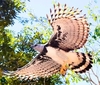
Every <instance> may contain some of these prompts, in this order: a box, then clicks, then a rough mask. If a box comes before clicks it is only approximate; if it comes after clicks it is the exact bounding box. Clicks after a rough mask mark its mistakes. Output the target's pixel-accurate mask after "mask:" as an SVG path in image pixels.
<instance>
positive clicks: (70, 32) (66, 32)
mask: <svg viewBox="0 0 100 85" xmlns="http://www.w3.org/2000/svg"><path fill="white" fill-rule="evenodd" d="M81 12H82V10H81V11H79V10H78V8H77V9H74V7H72V8H71V9H69V8H68V7H67V6H66V4H65V5H64V7H63V8H61V6H60V4H59V3H58V5H57V6H55V5H54V11H52V10H50V13H51V18H49V17H48V15H47V18H48V21H49V23H50V24H51V26H52V28H53V30H54V35H53V36H52V38H51V39H50V42H49V44H50V45H51V46H53V47H59V48H61V49H63V50H65V51H69V50H74V49H79V48H81V47H82V46H83V45H84V44H85V42H86V41H87V37H88V33H89V25H88V23H87V21H86V16H85V15H83V16H82V15H81V14H80V13H81Z"/></svg>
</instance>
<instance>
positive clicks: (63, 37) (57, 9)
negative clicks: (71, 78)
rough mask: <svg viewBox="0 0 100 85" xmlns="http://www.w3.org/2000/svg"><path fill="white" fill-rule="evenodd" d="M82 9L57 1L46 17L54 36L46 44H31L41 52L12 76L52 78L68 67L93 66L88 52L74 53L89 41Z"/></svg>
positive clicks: (78, 69)
mask: <svg viewBox="0 0 100 85" xmlns="http://www.w3.org/2000/svg"><path fill="white" fill-rule="evenodd" d="M81 12H82V10H79V9H78V8H77V9H75V8H74V7H72V8H71V9H69V8H68V7H67V5H66V4H65V5H64V6H63V7H61V5H60V4H59V3H58V4H57V5H54V10H53V11H52V10H51V9H50V17H49V16H48V15H47V19H48V21H49V23H50V25H51V26H52V29H53V35H52V36H51V38H50V40H49V41H48V43H46V44H35V45H31V47H32V48H33V49H35V50H36V51H38V52H39V54H38V55H36V57H35V58H33V59H32V60H31V61H30V62H29V63H28V64H26V65H25V66H23V67H22V68H20V69H18V70H16V71H13V72H12V73H10V74H12V75H14V76H17V77H18V78H20V79H25V80H28V79H29V80H32V79H33V78H38V77H43V78H44V77H49V76H52V75H53V74H56V73H58V72H59V73H60V74H62V75H65V73H66V71H67V69H69V70H70V69H71V70H73V71H75V72H76V73H84V72H86V71H88V70H89V69H90V68H91V67H92V56H91V55H90V54H88V53H81V52H75V51H74V50H76V49H79V48H82V46H83V45H84V44H85V43H86V41H87V38H88V34H89V24H88V23H87V20H86V15H81Z"/></svg>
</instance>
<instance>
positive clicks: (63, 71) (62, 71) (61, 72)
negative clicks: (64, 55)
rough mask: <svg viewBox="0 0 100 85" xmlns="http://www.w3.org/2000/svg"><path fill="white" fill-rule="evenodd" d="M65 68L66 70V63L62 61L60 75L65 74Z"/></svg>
mask: <svg viewBox="0 0 100 85" xmlns="http://www.w3.org/2000/svg"><path fill="white" fill-rule="evenodd" d="M66 70H67V65H66V63H65V62H64V64H63V65H62V66H61V69H60V74H61V75H62V76H64V75H65V74H66Z"/></svg>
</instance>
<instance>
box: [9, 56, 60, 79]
mask: <svg viewBox="0 0 100 85" xmlns="http://www.w3.org/2000/svg"><path fill="white" fill-rule="evenodd" d="M60 68H61V65H59V64H58V63H56V62H55V61H53V60H52V59H51V58H50V57H48V56H42V55H41V54H39V55H37V56H36V58H34V59H32V60H31V61H30V62H29V63H28V64H26V65H25V66H24V67H22V68H19V69H18V70H16V71H14V72H12V73H11V75H13V76H16V77H18V78H20V79H23V80H28V79H29V80H32V79H34V78H38V77H49V76H51V75H53V74H56V73H57V72H59V70H60Z"/></svg>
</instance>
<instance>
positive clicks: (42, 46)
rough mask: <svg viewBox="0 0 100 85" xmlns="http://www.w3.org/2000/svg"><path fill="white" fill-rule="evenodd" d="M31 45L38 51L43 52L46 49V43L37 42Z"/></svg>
mask: <svg viewBox="0 0 100 85" xmlns="http://www.w3.org/2000/svg"><path fill="white" fill-rule="evenodd" d="M31 47H32V48H33V49H34V50H36V51H38V52H42V51H43V49H44V45H43V44H35V45H31Z"/></svg>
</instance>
